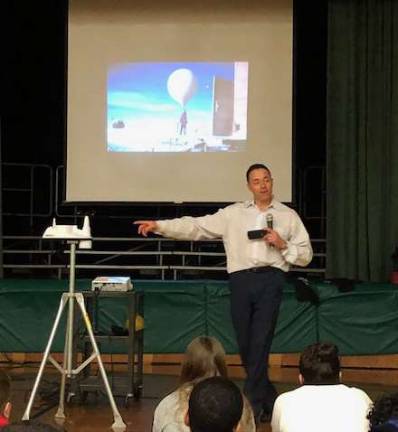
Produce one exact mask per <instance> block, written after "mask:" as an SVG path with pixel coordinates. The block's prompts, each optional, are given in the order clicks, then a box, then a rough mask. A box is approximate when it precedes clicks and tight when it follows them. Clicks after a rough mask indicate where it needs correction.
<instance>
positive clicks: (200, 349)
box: [152, 336, 256, 432]
mask: <svg viewBox="0 0 398 432" xmlns="http://www.w3.org/2000/svg"><path fill="white" fill-rule="evenodd" d="M214 376H221V377H224V378H226V377H227V365H226V363H225V351H224V348H223V347H222V345H221V343H220V342H219V341H218V340H217V339H215V338H212V337H208V336H200V337H198V338H196V339H194V340H193V341H192V342H191V343H190V344H189V345H188V347H187V350H186V353H185V359H184V361H183V365H182V370H181V376H180V386H179V387H178V389H177V390H175V391H174V392H173V393H171V394H169V395H168V396H166V397H165V398H164V399H163V400H162V401H161V402H160V403H159V405H158V406H157V407H156V410H155V414H154V419H153V425H152V432H165V431H166V430H167V432H189V428H188V427H187V426H186V424H185V422H184V418H185V414H186V412H187V410H188V400H189V396H190V394H191V391H192V389H193V387H194V385H195V384H197V383H198V382H200V381H202V380H204V379H206V378H210V377H214ZM241 425H242V429H241V431H242V432H254V431H255V430H256V426H255V423H254V417H253V412H252V410H251V407H250V404H249V402H248V401H247V400H246V399H245V398H244V409H243V414H242V421H241Z"/></svg>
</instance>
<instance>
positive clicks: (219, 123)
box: [107, 62, 249, 152]
mask: <svg viewBox="0 0 398 432" xmlns="http://www.w3.org/2000/svg"><path fill="white" fill-rule="evenodd" d="M248 70H249V64H248V63H247V62H228V63H215V62H214V63H207V62H206V63H205V62H194V63H125V64H117V65H113V66H112V67H111V68H110V69H109V71H108V83H107V149H108V151H109V152H238V151H244V150H245V146H246V139H247V95H248Z"/></svg>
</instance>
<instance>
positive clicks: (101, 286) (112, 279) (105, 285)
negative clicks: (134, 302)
mask: <svg viewBox="0 0 398 432" xmlns="http://www.w3.org/2000/svg"><path fill="white" fill-rule="evenodd" d="M132 290H133V284H132V283H131V279H130V278H129V277H125V276H98V277H96V278H95V279H94V280H93V281H92V282H91V291H107V292H109V291H113V292H127V291H132Z"/></svg>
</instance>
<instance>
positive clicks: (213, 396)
mask: <svg viewBox="0 0 398 432" xmlns="http://www.w3.org/2000/svg"><path fill="white" fill-rule="evenodd" d="M242 410H243V397H242V393H241V391H240V390H239V388H238V387H237V386H236V385H235V384H234V383H233V382H232V381H230V380H228V379H227V378H223V377H212V378H207V379H205V380H203V381H201V382H200V383H199V384H197V385H196V386H195V387H194V388H193V390H192V393H191V396H190V398H189V408H188V416H189V425H190V428H191V431H192V432H232V431H233V429H234V428H235V427H236V426H237V425H238V423H239V420H240V418H241V416H242Z"/></svg>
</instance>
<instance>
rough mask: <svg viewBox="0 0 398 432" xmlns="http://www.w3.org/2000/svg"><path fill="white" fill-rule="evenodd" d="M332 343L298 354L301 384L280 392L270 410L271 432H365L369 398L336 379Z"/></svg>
mask: <svg viewBox="0 0 398 432" xmlns="http://www.w3.org/2000/svg"><path fill="white" fill-rule="evenodd" d="M340 378H341V373H340V360H339V356H338V349H337V347H336V345H333V344H330V343H316V344H314V345H310V346H309V347H307V348H306V349H305V350H304V351H303V353H302V354H301V357H300V375H299V382H300V384H301V387H299V388H298V389H296V390H293V391H290V392H287V393H284V394H281V395H280V396H278V398H277V399H276V402H275V405H274V410H273V413H272V421H271V427H272V431H273V432H319V431H322V432H337V431H338V432H368V428H369V421H368V419H367V414H368V412H369V409H370V406H371V404H372V401H371V400H370V399H369V397H368V395H367V394H366V393H365V392H364V391H362V390H360V389H357V388H355V387H347V386H346V385H344V384H341V382H340Z"/></svg>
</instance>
